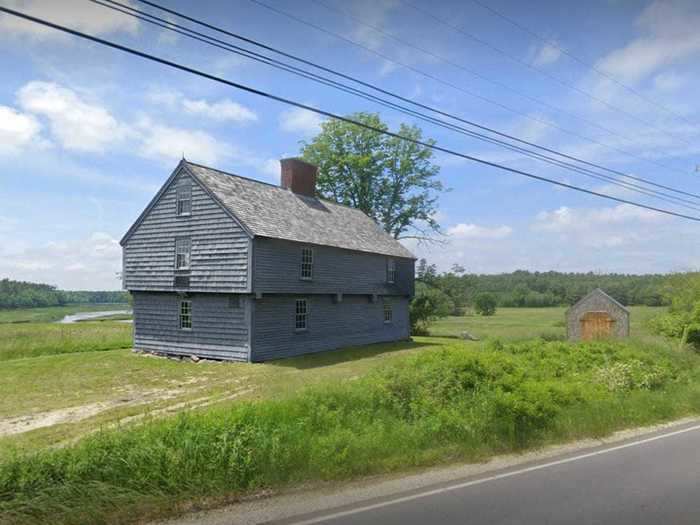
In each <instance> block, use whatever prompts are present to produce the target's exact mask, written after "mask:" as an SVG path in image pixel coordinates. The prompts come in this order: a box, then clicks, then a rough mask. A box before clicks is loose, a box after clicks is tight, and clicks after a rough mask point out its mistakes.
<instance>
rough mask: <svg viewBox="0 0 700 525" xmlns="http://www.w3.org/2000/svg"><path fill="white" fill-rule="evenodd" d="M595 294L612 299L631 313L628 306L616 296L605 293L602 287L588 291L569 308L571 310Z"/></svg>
mask: <svg viewBox="0 0 700 525" xmlns="http://www.w3.org/2000/svg"><path fill="white" fill-rule="evenodd" d="M593 295H602V296H603V297H605V299H607V300H608V301H610V302H611V303H613V304H614V305H616V306H619V307H620V308H622V309H623V310H624V311H625V312H628V313H629V309H628V308H627V307H626V306H624V305H623V304H622V303H621V302H619V301H618V300H616V299H615V298H613V297H610V296H609V295H608V294H606V293H605V292H604V291H603V290H601V289H600V288H596V289H595V290H593V291H591V292H589V293H587V294H586V295H585V296H584V297H582V298H581V299H579V300H578V301H576V303H575V304H574V305H573V306H571V307H570V308H569V310H571V309H572V308H574V307H576V306H577V305H578V304H580V303H582V302H584V301H586V300H587V299H588V298H589V297H591V296H593Z"/></svg>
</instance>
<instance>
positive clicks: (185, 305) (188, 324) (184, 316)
mask: <svg viewBox="0 0 700 525" xmlns="http://www.w3.org/2000/svg"><path fill="white" fill-rule="evenodd" d="M180 329H181V330H192V301H180Z"/></svg>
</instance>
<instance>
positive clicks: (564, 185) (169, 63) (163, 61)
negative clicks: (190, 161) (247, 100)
mask: <svg viewBox="0 0 700 525" xmlns="http://www.w3.org/2000/svg"><path fill="white" fill-rule="evenodd" d="M0 12H4V13H7V14H10V15H13V16H16V17H19V18H22V19H24V20H28V21H30V22H34V23H36V24H40V25H43V26H45V27H50V28H53V29H56V30H58V31H62V32H64V33H67V34H70V35H73V36H76V37H79V38H82V39H84V40H89V41H91V42H95V43H97V44H100V45H103V46H106V47H110V48H112V49H116V50H119V51H122V52H124V53H128V54H130V55H133V56H138V57H140V58H143V59H145V60H148V61H151V62H156V63H159V64H162V65H164V66H168V67H170V68H172V69H177V70H179V71H184V72H186V73H190V74H192V75H196V76H199V77H202V78H205V79H208V80H211V81H214V82H218V83H220V84H225V85H227V86H231V87H233V88H236V89H239V90H241V91H245V92H248V93H251V94H254V95H258V96H261V97H264V98H267V99H270V100H275V101H277V102H280V103H283V104H287V105H290V106H294V107H297V108H300V109H304V110H307V111H311V112H313V113H316V114H318V115H322V116H324V117H327V118H331V119H335V120H339V121H341V122H346V123H348V124H352V125H354V126H357V127H361V128H364V129H367V130H369V131H373V132H375V133H379V134H382V135H387V136H389V137H393V138H396V139H399V140H403V141H405V142H410V143H412V144H416V145H419V146H422V147H425V148H430V149H432V150H434V151H439V152H441V153H446V154H448V155H453V156H455V157H459V158H462V159H465V160H470V161H473V162H477V163H479V164H482V165H485V166H490V167H494V168H498V169H501V170H504V171H507V172H509V173H514V174H518V175H522V176H524V177H528V178H531V179H534V180H539V181H542V182H546V183H548V184H553V185H555V186H559V187H562V188H568V189H571V190H575V191H579V192H581V193H586V194H588V195H594V196H596V197H600V198H603V199H607V200H611V201H615V202H620V203H622V204H629V205H631V206H636V207H639V208H643V209H647V210H650V211H655V212H658V213H663V214H665V215H671V216H674V217H680V218H684V219H688V220H692V221H696V222H700V217H696V216H692V215H685V214H682V213H677V212H674V211H671V210H666V209H662V208H656V207H653V206H648V205H646V204H641V203H638V202H635V201H630V200H627V199H622V198H620V197H615V196H613V195H608V194H605V193H601V192H597V191H593V190H589V189H586V188H581V187H579V186H575V185H573V184H568V183H566V182H561V181H558V180H554V179H550V178H547V177H542V176H540V175H535V174H534V173H529V172H526V171H522V170H518V169H515V168H510V167H508V166H503V165H501V164H498V163H495V162H491V161H488V160H485V159H481V158H478V157H474V156H471V155H467V154H465V153H461V152H458V151H455V150H452V149H449V148H445V147H442V146H438V145H436V144H434V143H430V142H425V141H422V140H418V139H413V138H411V137H405V136H403V135H400V134H399V133H394V132H392V131H388V130H384V129H381V128H377V127H375V126H371V125H369V124H365V123H363V122H359V121H356V120H354V119H351V118H348V117H343V116H341V115H337V114H335V113H332V112H330V111H326V110H322V109H318V108H315V107H313V106H309V105H306V104H302V103H301V102H297V101H295V100H292V99H288V98H285V97H281V96H278V95H274V94H272V93H268V92H266V91H262V90H260V89H257V88H253V87H250V86H247V85H245V84H241V83H238V82H234V81H231V80H227V79H225V78H221V77H218V76H215V75H212V74H209V73H206V72H204V71H201V70H199V69H195V68H192V67H189V66H185V65H183V64H179V63H177V62H173V61H170V60H167V59H164V58H161V57H158V56H156V55H152V54H149V53H146V52H143V51H139V50H138V49H135V48H131V47H128V46H124V45H121V44H117V43H116V42H113V41H110V40H107V39H104V38H99V37H96V36H94V35H90V34H87V33H83V32H80V31H77V30H75V29H71V28H68V27H65V26H62V25H59V24H56V23H54V22H50V21H49V20H46V19H43V18H39V17H35V16H32V15H28V14H26V13H22V12H20V11H16V10H14V9H9V8H7V7H2V6H0Z"/></svg>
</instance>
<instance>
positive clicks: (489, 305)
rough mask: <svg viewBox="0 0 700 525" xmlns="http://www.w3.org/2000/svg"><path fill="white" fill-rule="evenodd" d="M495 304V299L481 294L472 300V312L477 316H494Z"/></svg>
mask: <svg viewBox="0 0 700 525" xmlns="http://www.w3.org/2000/svg"><path fill="white" fill-rule="evenodd" d="M496 304H497V303H496V298H495V297H494V296H493V295H491V294H489V293H481V294H479V295H477V296H476V297H475V298H474V311H476V313H477V314H479V315H484V316H488V315H494V314H495V313H496Z"/></svg>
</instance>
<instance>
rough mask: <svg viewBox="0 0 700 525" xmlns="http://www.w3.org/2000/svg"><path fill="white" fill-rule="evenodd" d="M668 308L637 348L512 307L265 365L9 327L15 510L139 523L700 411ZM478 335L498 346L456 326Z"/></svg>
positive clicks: (0, 392) (8, 504)
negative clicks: (583, 341)
mask: <svg viewBox="0 0 700 525" xmlns="http://www.w3.org/2000/svg"><path fill="white" fill-rule="evenodd" d="M660 311H661V309H654V308H633V309H632V336H633V337H632V339H630V340H629V341H628V342H626V343H622V344H621V343H596V344H593V345H588V346H577V345H570V344H568V343H564V342H556V341H555V342H545V341H543V340H542V339H538V336H542V335H546V336H547V338H549V339H552V338H556V337H561V336H563V335H564V328H563V313H564V309H561V308H546V309H506V308H503V309H499V310H498V312H497V314H496V315H495V316H493V317H487V318H483V317H472V316H468V317H460V318H455V317H452V318H448V319H445V320H442V321H440V322H439V323H436V324H435V325H434V326H433V327H432V330H431V335H432V336H431V337H422V338H415V341H414V342H401V343H393V344H380V345H371V346H367V347H358V348H353V349H346V350H341V351H336V352H329V353H324V354H320V355H312V356H304V357H300V358H295V359H289V360H284V361H278V362H271V363H265V364H245V363H226V364H220V363H212V362H206V361H205V362H200V363H192V362H189V361H182V362H181V361H176V360H169V359H163V358H154V357H147V356H143V355H138V354H134V353H133V352H131V351H130V350H128V349H114V350H108V349H107V348H108V347H109V346H110V345H114V346H115V348H118V347H119V346H120V345H123V344H125V342H126V343H128V342H129V339H128V335H126V334H128V333H130V330H131V328H130V326H129V325H126V324H124V323H116V322H111V321H105V322H86V323H78V324H74V325H67V327H68V328H69V329H70V330H73V331H72V332H67V333H65V335H64V339H63V340H64V341H65V343H62V344H59V345H56V344H55V343H54V346H52V341H55V342H56V341H60V339H59V338H58V336H56V334H55V333H53V335H52V332H51V330H53V329H54V328H55V327H59V325H47V324H42V323H27V324H22V325H0V359H2V357H1V356H2V353H3V346H2V345H3V344H4V345H6V348H12V350H11V353H12V357H11V358H6V360H4V361H2V366H0V522H3V523H4V521H3V517H5V518H6V521H7V522H8V523H41V522H42V520H44V521H45V520H46V519H48V517H49V516H50V517H51V519H52V521H53V522H55V523H101V522H102V523H117V522H118V523H126V522H130V521H131V520H133V519H136V518H139V517H144V516H151V517H157V516H161V515H164V514H168V513H170V512H173V509H177V505H178V504H181V503H184V502H187V501H192V500H198V501H199V503H200V504H202V503H203V501H204V500H207V501H209V502H210V503H211V501H213V500H211V498H215V499H216V498H224V499H226V498H228V497H231V496H232V495H234V496H235V495H240V494H243V493H248V492H250V491H256V490H258V489H260V488H271V487H281V486H286V485H288V484H290V483H291V484H296V483H299V482H305V481H313V480H317V479H345V478H350V477H356V476H360V475H365V474H370V473H380V472H388V471H393V470H397V469H401V468H406V467H415V466H423V465H431V464H435V463H441V462H446V461H455V460H458V461H474V460H479V459H482V458H485V457H487V456H489V455H492V454H494V453H500V452H505V451H511V450H519V449H522V448H525V447H531V446H535V445H538V444H542V443H547V442H552V441H563V440H567V439H573V438H577V437H583V436H599V435H604V434H606V433H609V432H611V431H614V430H617V429H619V428H623V427H625V426H629V425H636V424H646V423H649V422H653V421H659V420H664V419H668V418H671V417H680V416H682V415H686V414H688V413H692V412H695V411H697V410H699V409H700V357H698V356H697V355H695V354H694V353H692V352H689V351H683V350H679V349H678V348H676V347H675V345H674V346H671V345H668V344H667V343H666V342H665V341H663V340H662V339H660V338H658V337H655V336H653V335H651V334H650V333H649V332H648V331H647V330H646V326H645V323H646V320H647V319H649V318H651V317H653V316H654V315H656V314H658V313H660ZM20 328H21V329H25V328H26V329H28V331H26V332H22V331H19V332H16V331H14V330H16V329H20ZM465 330H466V331H469V332H470V333H472V334H474V335H476V336H478V337H480V338H482V339H484V341H479V342H472V341H462V340H457V339H454V336H458V335H459V334H460V333H461V332H462V331H465ZM22 334H23V335H22ZM436 336H442V337H436ZM446 336H447V337H446ZM525 340H529V341H525ZM110 341H111V342H110ZM516 341H521V342H516ZM70 347H73V348H75V349H76V350H77V352H70V351H68V353H66V352H61V351H50V349H51V348H70ZM37 349H43V350H45V351H46V352H50V353H46V352H44V355H36V352H37V351H39V350H37ZM91 349H92V350H98V349H102V351H90V350H91ZM8 352H9V351H8ZM7 355H10V354H9V353H8V354H7ZM251 403H254V404H251ZM176 413H179V414H180V417H179V418H172V417H165V416H169V415H172V414H176ZM99 430H102V432H98V431H99ZM96 432H97V433H96ZM86 436H87V437H86ZM86 440H87V441H86ZM222 440H223V441H222ZM57 447H58V449H57ZM216 451H218V452H216ZM27 454H29V456H27ZM36 454H39V455H38V456H37V455H36ZM28 457H30V458H33V459H27V458H28ZM111 458H114V461H112V459H111ZM3 493H5V494H9V493H13V494H14V496H13V497H12V498H10V499H3V496H2V494H3ZM71 509H73V510H71ZM76 509H80V510H79V511H78V510H76ZM3 513H4V514H3Z"/></svg>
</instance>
